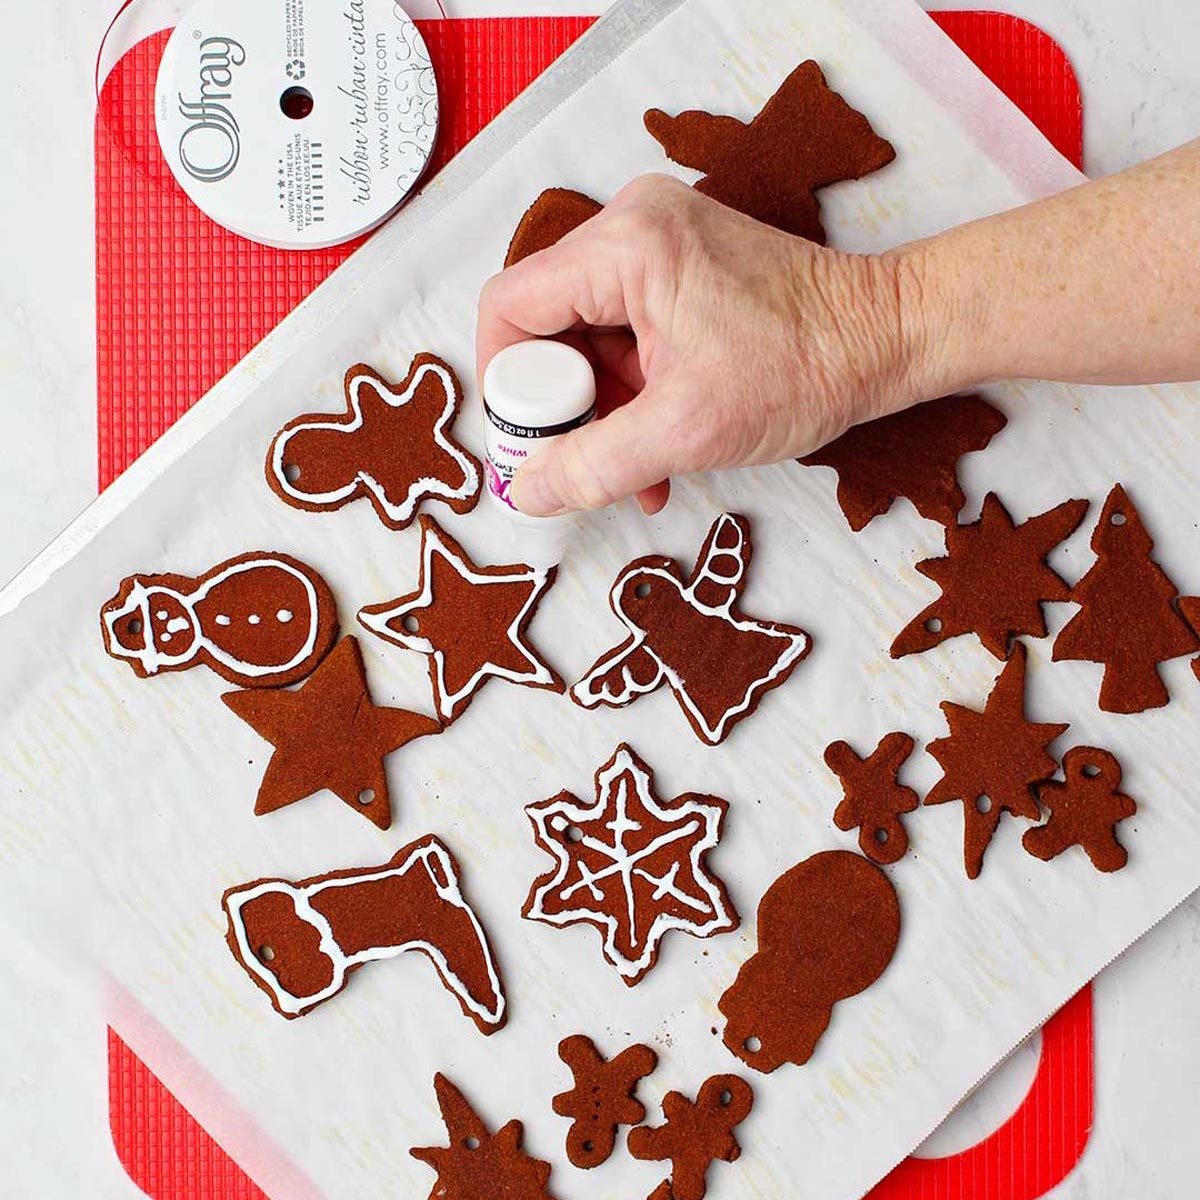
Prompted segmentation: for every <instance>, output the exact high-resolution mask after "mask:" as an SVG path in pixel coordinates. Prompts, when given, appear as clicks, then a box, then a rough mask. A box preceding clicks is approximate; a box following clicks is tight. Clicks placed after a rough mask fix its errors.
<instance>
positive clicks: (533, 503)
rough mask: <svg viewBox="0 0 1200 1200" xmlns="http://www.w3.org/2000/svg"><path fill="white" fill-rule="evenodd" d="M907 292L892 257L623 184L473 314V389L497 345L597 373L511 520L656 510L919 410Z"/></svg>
mask: <svg viewBox="0 0 1200 1200" xmlns="http://www.w3.org/2000/svg"><path fill="white" fill-rule="evenodd" d="M919 292H920V289H919V286H918V282H917V281H916V280H915V279H909V278H908V267H907V266H906V260H905V258H904V256H903V255H896V256H887V257H878V256H866V255H855V254H845V253H841V252H839V251H836V250H830V249H826V248H824V247H821V246H817V245H814V244H813V243H811V242H806V241H803V240H801V239H800V238H795V237H790V236H788V235H787V234H783V233H780V232H778V231H777V230H775V229H772V228H770V227H768V226H765V225H761V224H759V223H758V222H756V221H752V220H750V219H749V218H747V217H744V216H742V215H741V214H740V213H736V212H734V211H732V210H731V209H727V208H725V207H723V206H722V205H720V204H717V203H716V202H715V201H713V200H710V199H709V198H707V197H705V196H703V195H701V194H700V193H698V192H696V191H694V190H693V189H692V188H689V187H687V186H686V185H685V184H683V183H681V182H679V181H678V180H675V179H672V178H669V177H667V176H655V175H649V176H644V177H643V178H641V179H638V180H635V181H634V182H633V183H631V184H629V185H628V186H627V187H626V188H624V189H623V190H622V191H621V192H620V193H618V195H617V196H616V197H615V198H614V199H613V200H612V201H611V203H609V204H608V205H607V207H606V208H605V209H604V210H603V211H602V212H601V213H600V214H599V215H598V216H596V217H594V218H593V219H592V220H590V221H587V222H586V223H585V224H584V225H581V226H580V227H579V228H578V229H576V230H574V231H573V232H571V233H570V234H568V235H567V236H566V237H565V238H563V240H562V241H561V242H559V243H558V244H557V245H555V246H552V247H550V248H549V249H547V250H543V251H541V252H540V253H538V254H534V255H532V256H531V257H529V258H527V259H525V260H524V261H522V262H520V263H518V264H517V265H516V266H513V267H510V268H509V269H508V270H506V271H504V272H503V273H501V274H500V275H497V276H495V277H494V278H493V279H491V280H490V281H489V282H488V284H487V285H486V287H485V288H484V290H483V293H482V296H481V298H480V304H479V323H478V330H477V339H476V348H477V358H478V366H479V374H480V377H481V378H482V374H483V370H484V368H485V367H486V365H487V363H488V362H489V361H490V360H491V358H492V357H493V355H495V354H496V353H497V352H498V351H499V350H501V349H503V348H504V347H505V346H508V345H510V344H512V343H514V342H518V341H523V340H525V339H527V338H529V337H546V336H551V335H558V334H570V335H571V340H572V341H573V342H575V344H578V345H580V348H581V349H583V350H585V352H587V353H588V354H589V357H590V358H591V359H592V361H593V364H594V365H595V367H596V373H597V393H598V405H599V408H600V413H601V415H600V417H599V418H598V419H597V420H595V421H593V422H592V423H591V424H590V425H586V426H584V427H583V428H581V429H578V430H575V431H574V432H572V433H569V434H566V435H565V436H563V437H561V438H559V439H557V440H556V441H555V442H553V443H551V444H550V445H549V446H548V447H547V448H546V449H545V450H544V451H542V452H541V453H539V454H538V455H537V456H535V457H534V458H532V459H530V460H529V462H528V463H526V464H525V466H523V467H522V468H521V470H520V471H519V472H518V474H517V476H516V479H515V480H514V485H513V497H514V499H515V501H516V504H517V507H518V508H520V509H521V510H522V511H524V512H526V513H529V514H531V515H538V516H547V515H550V514H553V513H557V512H562V511H567V510H571V509H588V508H601V507H603V506H604V505H607V504H611V503H612V502H614V501H616V500H619V499H621V498H623V497H625V496H629V495H635V494H636V495H637V496H638V499H639V502H640V503H641V505H642V508H643V509H644V510H645V511H646V512H657V511H658V510H659V509H661V508H662V507H663V505H664V504H665V503H666V501H667V496H668V494H669V486H670V485H669V480H670V478H671V476H673V475H682V474H687V473H690V472H693V471H706V470H714V469H717V468H722V467H732V466H742V465H750V464H755V463H768V462H775V461H778V460H780V459H784V458H789V457H798V456H801V455H803V454H806V453H808V452H809V451H811V450H814V449H816V448H817V447H818V446H820V445H822V444H824V443H825V442H827V441H829V440H831V439H832V438H834V437H837V436H838V434H840V433H842V432H843V431H844V430H845V429H846V428H848V427H849V426H850V425H853V424H856V423H858V422H860V421H864V420H868V419H870V418H872V417H875V416H880V415H882V414H884V413H887V412H892V411H894V410H896V409H898V408H901V407H904V406H905V405H907V404H910V403H912V402H914V401H915V400H917V399H924V398H927V396H928V395H932V394H934V392H933V391H931V390H929V388H930V386H931V381H928V380H924V379H921V378H919V375H920V373H921V372H920V370H919V368H920V366H921V364H922V363H923V361H924V356H923V354H922V346H921V340H922V337H923V334H922V330H921V322H920V321H919V320H917V319H916V316H915V313H916V309H917V307H918V306H917V304H916V297H917V296H918V295H919Z"/></svg>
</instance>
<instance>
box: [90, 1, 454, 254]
mask: <svg viewBox="0 0 1200 1200" xmlns="http://www.w3.org/2000/svg"><path fill="white" fill-rule="evenodd" d="M440 7H442V6H440V4H439V5H438V8H439V10H440ZM181 10H184V6H182V5H181V4H179V2H167V0H144V2H136V0H122V4H121V5H120V7H119V8H118V11H116V13H115V16H114V17H113V20H112V23H110V25H109V28H108V31H107V32H106V35H104V38H103V41H102V42H101V46H100V49H98V52H97V58H96V94H97V98H98V96H100V90H101V86H102V84H103V80H104V78H106V77H107V74H108V72H109V71H110V68H112V66H113V65H114V64H115V61H116V60H118V59H119V58H120V53H121V48H122V47H124V48H128V47H130V46H131V44H132V43H133V42H134V41H136V40H137V38H138V37H140V36H144V35H145V34H148V32H151V31H154V30H161V29H166V28H170V26H174V31H173V32H172V35H170V37H169V40H168V42H167V46H166V49H164V52H163V55H162V61H161V65H160V67H158V77H157V84H156V89H155V128H156V133H157V139H158V145H160V149H161V151H162V157H161V160H158V161H155V162H152V163H150V162H143V161H138V158H139V157H140V156H138V155H137V154H134V152H133V149H132V146H131V145H130V139H127V138H126V137H125V136H122V131H121V130H120V128H115V130H114V128H112V127H110V126H112V122H110V121H109V120H106V121H104V124H106V128H107V130H108V132H109V134H110V136H113V137H114V139H115V140H116V143H118V144H119V145H121V148H122V150H124V151H125V152H126V155H127V156H130V157H132V158H133V161H134V166H136V167H137V169H138V170H139V173H140V174H143V175H145V176H148V178H151V179H154V181H155V182H156V184H157V185H158V186H168V187H169V186H172V181H170V179H169V178H168V169H169V175H170V176H172V178H173V179H174V181H175V182H176V184H178V185H179V186H180V187H181V188H182V191H184V192H185V193H186V194H187V197H188V198H190V199H191V200H192V203H193V204H196V205H197V208H199V209H200V210H202V211H203V212H204V214H205V215H206V216H209V217H210V218H211V220H214V221H216V222H217V223H218V224H221V226H223V227H224V228H226V229H229V230H232V232H233V233H236V234H239V235H240V236H244V238H248V239H251V240H253V241H258V242H262V244H264V245H269V246H275V247H278V248H283V250H318V248H322V247H328V246H336V245H340V244H342V242H347V241H350V240H353V239H355V238H358V236H360V235H362V234H365V233H367V232H370V230H371V229H373V228H376V226H378V224H380V223H382V222H383V221H385V220H386V218H388V217H389V216H391V214H392V212H394V211H395V210H396V209H397V208H398V206H400V205H401V204H402V203H403V202H404V199H406V198H407V197H408V196H409V194H410V193H412V191H413V190H414V188H415V186H416V184H418V182H419V180H420V179H421V176H422V174H424V173H425V170H426V168H427V167H428V163H430V158H431V156H432V154H433V146H434V142H436V139H437V130H438V94H437V82H436V78H434V73H433V67H432V64H431V61H430V55H428V52H427V49H426V46H425V42H424V40H422V38H421V35H420V32H419V30H418V28H416V25H415V24H414V23H413V20H412V19H410V18H409V16H408V13H407V12H406V11H404V8H403V7H401V5H400V4H397V2H396V0H346V2H343V4H337V5H332V4H329V0H257V2H256V4H253V5H246V4H245V2H244V0H199V2H197V4H194V5H192V6H191V7H188V8H186V11H181ZM118 29H119V32H120V36H115V35H116V31H118ZM100 110H101V113H102V114H103V112H104V106H101V109H100ZM156 157H157V156H156Z"/></svg>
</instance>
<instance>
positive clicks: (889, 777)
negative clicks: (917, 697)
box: [825, 733, 921, 863]
mask: <svg viewBox="0 0 1200 1200" xmlns="http://www.w3.org/2000/svg"><path fill="white" fill-rule="evenodd" d="M915 744H916V743H915V742H914V741H913V740H912V738H911V737H909V736H908V734H907V733H889V734H888V735H887V736H886V737H885V738H883V740H882V741H880V743H879V745H878V746H876V747H875V749H874V750H873V751H872V752H871V753H870V754H869V755H868V756H867V757H866V758H859V757H858V755H857V754H856V753H855V752H854V749H853V747H851V746H850V745H849V744H848V743H846V742H834V743H832V745H830V746H827V747H826V749H825V763H826V765H827V766H828V767H829V769H830V770H831V771H832V772H833V773H834V774H835V775H836V776H837V777H838V779H839V780H840V781H841V784H842V790H843V792H844V793H845V794H844V797H843V799H842V802H841V804H839V805H838V806H837V809H836V810H835V811H834V814H833V823H834V824H835V825H836V826H837V827H838V828H839V829H843V830H847V831H849V830H851V829H857V830H858V848H859V849H860V850H861V851H862V852H863V853H864V854H865V855H866V856H867V857H868V858H869V859H871V860H872V861H873V862H877V863H894V862H899V861H900V859H902V858H903V857H904V855H905V854H906V853H907V852H908V831H907V830H906V829H905V828H904V822H903V821H902V820H901V819H900V817H901V815H902V814H903V813H910V812H914V811H915V810H916V809H917V808H918V807H919V806H920V804H921V797H920V796H918V795H917V793H916V792H914V791H913V790H912V788H910V787H905V785H904V784H902V783H900V782H899V781H898V779H897V778H896V777H897V775H898V774H899V773H900V768H901V767H902V766H904V764H905V762H906V761H907V760H908V756H909V755H910V754H911V753H912V752H913V746H914V745H915Z"/></svg>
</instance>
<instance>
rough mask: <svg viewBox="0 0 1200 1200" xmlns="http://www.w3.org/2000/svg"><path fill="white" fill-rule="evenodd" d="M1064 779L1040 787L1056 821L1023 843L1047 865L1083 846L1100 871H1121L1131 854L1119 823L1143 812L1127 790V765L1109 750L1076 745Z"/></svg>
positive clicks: (1070, 752) (1065, 762)
mask: <svg viewBox="0 0 1200 1200" xmlns="http://www.w3.org/2000/svg"><path fill="white" fill-rule="evenodd" d="M1063 776H1064V778H1063V779H1061V780H1059V779H1052V780H1051V781H1050V782H1049V783H1043V784H1041V785H1040V786H1039V787H1038V800H1040V801H1041V804H1042V807H1043V808H1046V809H1049V811H1050V819H1049V820H1048V821H1047V822H1046V823H1045V825H1039V826H1037V828H1036V829H1029V830H1027V831H1026V833H1025V837H1024V838H1023V839H1022V844H1023V845H1024V847H1025V849H1026V850H1028V851H1029V853H1030V854H1032V855H1033V856H1034V858H1040V859H1041V860H1042V861H1043V862H1049V861H1050V859H1052V858H1055V857H1057V856H1058V855H1059V854H1061V853H1062V852H1063V851H1064V850H1066V849H1067V848H1068V847H1070V846H1082V847H1083V849H1084V851H1085V852H1086V853H1087V856H1088V858H1090V859H1091V860H1092V866H1093V867H1095V868H1096V870H1097V871H1106V872H1107V871H1119V870H1120V869H1121V868H1122V867H1123V866H1124V865H1125V864H1126V863H1127V862H1128V861H1129V854H1128V852H1127V851H1126V849H1125V847H1124V846H1122V845H1121V843H1120V842H1119V841H1118V840H1117V824H1118V822H1120V821H1124V820H1125V819H1126V818H1127V817H1132V816H1133V815H1134V813H1136V812H1137V803H1136V802H1135V801H1134V800H1133V798H1132V797H1131V796H1126V795H1125V794H1124V793H1123V792H1122V791H1121V764H1120V763H1119V762H1118V761H1117V759H1116V757H1115V756H1114V755H1112V754H1110V753H1109V752H1108V751H1107V750H1097V749H1095V747H1092V746H1073V747H1072V748H1071V749H1070V750H1068V751H1067V752H1066V754H1065V755H1064V756H1063Z"/></svg>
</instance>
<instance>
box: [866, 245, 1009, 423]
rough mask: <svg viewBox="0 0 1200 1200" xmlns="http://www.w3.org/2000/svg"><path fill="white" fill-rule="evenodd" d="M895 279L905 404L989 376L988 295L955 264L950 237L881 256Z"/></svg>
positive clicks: (964, 386) (974, 278)
mask: <svg viewBox="0 0 1200 1200" xmlns="http://www.w3.org/2000/svg"><path fill="white" fill-rule="evenodd" d="M883 260H884V261H885V262H886V263H887V264H888V267H889V270H890V271H891V272H892V276H893V278H894V280H895V283H894V286H895V290H896V307H897V312H898V318H897V326H898V328H899V330H900V342H901V354H902V357H903V362H904V365H905V372H906V374H905V390H906V391H907V392H908V394H909V403H920V402H921V401H923V400H932V399H934V398H935V397H937V396H945V395H949V394H951V393H953V392H958V391H962V390H964V389H966V388H970V387H973V386H975V385H976V384H979V383H982V382H983V381H984V380H985V379H987V378H989V376H990V374H991V372H990V371H989V369H988V367H987V364H986V361H985V357H984V351H985V350H986V348H987V347H988V345H989V344H990V342H989V338H988V336H987V334H986V332H985V331H986V325H987V309H988V305H987V296H986V291H985V290H984V289H983V288H980V287H978V286H976V284H977V280H976V276H975V275H974V273H973V272H969V271H964V270H962V269H960V268H959V266H957V265H956V263H955V254H954V247H953V245H952V244H951V243H950V241H949V239H945V238H942V237H935V238H930V239H928V240H926V241H922V242H914V243H912V244H911V245H908V246H901V247H899V248H898V249H896V250H894V251H891V252H890V253H888V254H886V255H884V256H883Z"/></svg>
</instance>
